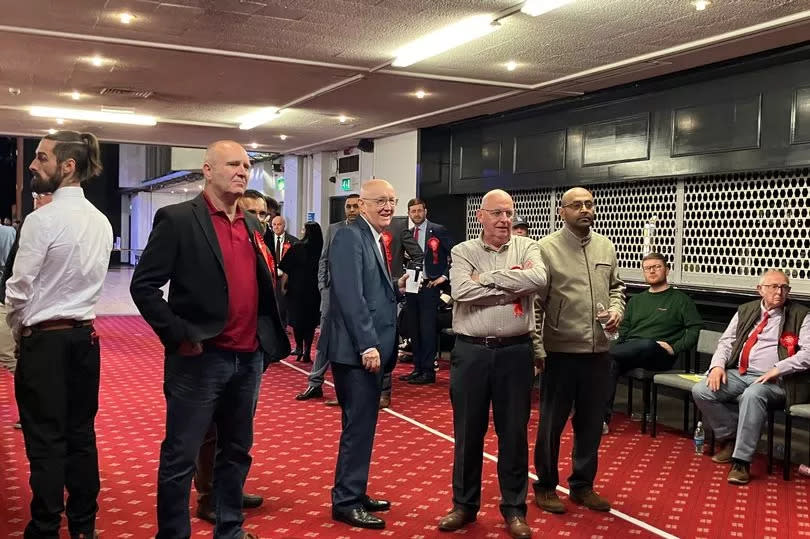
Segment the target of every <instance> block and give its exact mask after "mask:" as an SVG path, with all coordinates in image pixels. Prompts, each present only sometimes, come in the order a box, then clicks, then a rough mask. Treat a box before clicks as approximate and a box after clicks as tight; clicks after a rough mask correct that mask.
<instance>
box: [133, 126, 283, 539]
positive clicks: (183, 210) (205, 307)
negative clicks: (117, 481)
mask: <svg viewBox="0 0 810 539" xmlns="http://www.w3.org/2000/svg"><path fill="white" fill-rule="evenodd" d="M249 168H250V161H249V159H248V156H247V153H246V152H245V150H244V148H242V146H240V145H239V144H238V143H236V142H233V141H220V142H216V143H214V144H212V145H211V146H209V147H208V149H207V150H206V153H205V162H204V163H203V167H202V171H203V176H204V177H205V188H204V190H203V192H202V193H201V194H200V196H198V197H196V198H194V199H193V200H190V201H187V202H182V203H180V204H174V205H171V206H167V207H164V208H161V209H160V210H158V212H157V213H156V214H155V221H154V225H153V228H152V233H151V234H150V236H149V241H148V242H147V245H146V248H145V249H144V252H143V255H141V258H140V261H139V263H138V265H137V267H136V268H135V272H134V274H133V277H132V284H131V286H130V292H131V294H132V299H133V300H134V301H135V305H137V307H138V310H139V311H140V312H141V314H142V315H143V317H144V319H145V320H146V321H147V322H148V323H149V325H150V326H152V328H153V329H154V330H155V333H157V335H158V337H159V338H160V340H161V342H162V343H163V345H164V347H165V349H166V356H165V361H164V393H165V396H166V435H165V438H164V440H163V443H162V444H161V448H160V465H159V469H158V492H157V516H158V533H157V537H158V539H162V538H176V537H189V536H190V535H191V526H190V522H189V503H188V502H189V489H190V486H191V476H192V474H193V473H194V459H195V457H196V455H197V450H198V449H199V447H200V443H201V442H202V440H203V436H204V435H205V433H206V432H207V431H208V429H209V426H210V425H211V423H212V422H213V423H214V424H215V425H216V428H217V432H218V443H217V446H218V452H217V455H216V464H215V469H214V476H215V481H214V485H215V493H214V499H215V500H216V520H217V522H216V529H215V531H214V535H215V537H236V538H242V539H249V538H253V537H255V536H254V535H253V534H250V533H247V532H245V531H244V530H243V529H242V522H243V521H244V516H243V514H242V488H243V486H244V482H245V477H246V476H247V473H248V469H249V468H250V462H251V457H250V453H249V452H250V448H251V446H252V444H253V416H254V413H255V410H256V401H257V399H258V394H259V384H260V381H261V374H262V371H263V370H264V368H266V366H267V362H268V361H269V360H273V359H278V358H281V357H286V356H287V355H288V354H289V351H290V344H289V340H288V339H287V336H286V334H285V332H284V330H283V328H282V326H281V321H280V320H279V315H278V310H277V309H276V305H275V298H274V293H273V286H274V277H273V274H272V273H271V267H272V258H271V255H270V253H269V250H268V248H267V246H266V245H265V244H264V241H263V240H262V230H261V227H260V225H259V222H258V220H257V219H255V218H254V217H253V216H252V215H250V214H245V213H243V212H242V211H241V210H240V209H238V207H237V201H238V199H239V197H241V196H242V194H243V193H244V191H245V187H246V185H247V175H248V170H249ZM167 281H170V282H171V283H170V285H169V294H168V302H167V301H166V300H164V299H163V292H162V291H161V290H160V287H161V286H163V285H164V284H166V282H167Z"/></svg>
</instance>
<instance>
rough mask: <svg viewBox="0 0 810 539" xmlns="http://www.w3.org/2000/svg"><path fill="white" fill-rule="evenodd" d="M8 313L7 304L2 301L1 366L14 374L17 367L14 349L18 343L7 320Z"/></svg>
mask: <svg viewBox="0 0 810 539" xmlns="http://www.w3.org/2000/svg"><path fill="white" fill-rule="evenodd" d="M6 314H8V310H7V309H6V306H5V305H4V304H2V303H0V367H5V368H7V369H8V370H9V371H11V374H14V370H15V369H16V368H17V356H16V355H15V350H14V349H15V348H16V343H15V342H14V336H13V335H12V334H11V328H10V327H8V323H7V322H6Z"/></svg>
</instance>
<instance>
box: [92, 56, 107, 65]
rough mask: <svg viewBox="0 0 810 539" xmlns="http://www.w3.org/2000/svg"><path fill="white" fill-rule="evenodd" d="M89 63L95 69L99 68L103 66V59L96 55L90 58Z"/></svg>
mask: <svg viewBox="0 0 810 539" xmlns="http://www.w3.org/2000/svg"><path fill="white" fill-rule="evenodd" d="M90 63H91V64H93V65H94V66H96V67H101V66H103V65H104V58H102V57H101V56H99V55H98V54H97V55H95V56H93V57H92V58H90Z"/></svg>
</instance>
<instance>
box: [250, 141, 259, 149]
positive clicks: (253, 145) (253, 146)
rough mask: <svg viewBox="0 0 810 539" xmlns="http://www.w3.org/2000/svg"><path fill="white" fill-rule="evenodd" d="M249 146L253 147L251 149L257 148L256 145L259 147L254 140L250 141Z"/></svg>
mask: <svg viewBox="0 0 810 539" xmlns="http://www.w3.org/2000/svg"><path fill="white" fill-rule="evenodd" d="M250 147H251V148H253V149H254V150H255V149H256V148H258V147H259V145H258V144H257V143H255V142H251V143H250Z"/></svg>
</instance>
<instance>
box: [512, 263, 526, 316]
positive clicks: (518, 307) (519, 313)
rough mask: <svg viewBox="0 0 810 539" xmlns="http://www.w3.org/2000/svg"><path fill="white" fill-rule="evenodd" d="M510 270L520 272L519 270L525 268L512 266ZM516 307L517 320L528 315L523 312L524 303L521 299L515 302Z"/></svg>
mask: <svg viewBox="0 0 810 539" xmlns="http://www.w3.org/2000/svg"><path fill="white" fill-rule="evenodd" d="M510 269H513V270H516V269H518V270H519V269H523V268H522V267H520V266H512V267H511V268H510ZM514 305H515V318H519V317H521V316H523V315H524V314H526V313H524V312H523V301H522V299H521V298H518V299H516V300H515V302H514Z"/></svg>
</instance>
